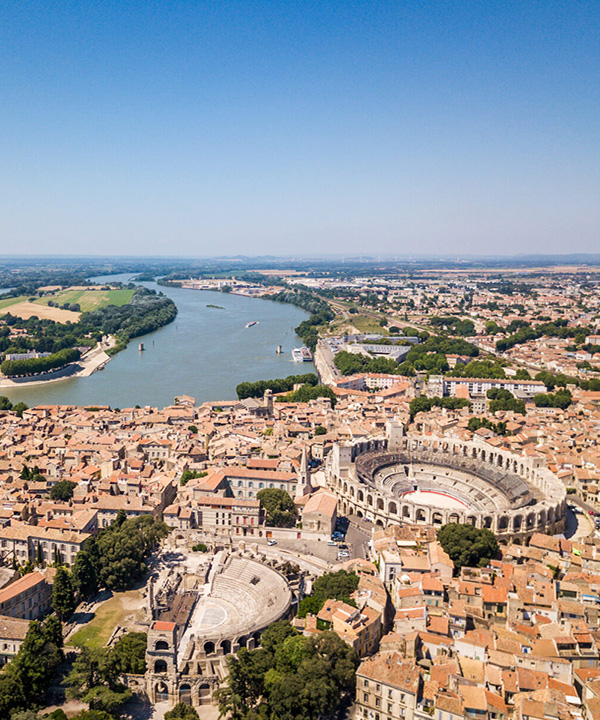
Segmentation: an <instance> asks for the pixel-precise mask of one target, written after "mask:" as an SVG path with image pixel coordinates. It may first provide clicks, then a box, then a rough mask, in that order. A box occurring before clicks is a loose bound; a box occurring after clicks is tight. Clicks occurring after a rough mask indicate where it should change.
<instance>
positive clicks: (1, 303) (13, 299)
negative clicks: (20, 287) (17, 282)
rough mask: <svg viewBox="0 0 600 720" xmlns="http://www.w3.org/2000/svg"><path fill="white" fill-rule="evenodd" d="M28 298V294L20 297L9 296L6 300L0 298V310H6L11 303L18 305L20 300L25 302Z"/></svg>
mask: <svg viewBox="0 0 600 720" xmlns="http://www.w3.org/2000/svg"><path fill="white" fill-rule="evenodd" d="M26 300H27V296H26V295H20V296H19V297H9V298H5V299H4V300H0V310H4V308H8V307H10V306H11V305H16V304H17V303H20V302H25V301H26Z"/></svg>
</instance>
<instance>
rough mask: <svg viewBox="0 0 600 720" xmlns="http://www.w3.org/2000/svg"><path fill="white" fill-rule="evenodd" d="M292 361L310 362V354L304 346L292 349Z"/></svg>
mask: <svg viewBox="0 0 600 720" xmlns="http://www.w3.org/2000/svg"><path fill="white" fill-rule="evenodd" d="M292 359H293V361H294V362H310V361H311V360H312V353H311V351H310V350H309V349H308V348H307V347H306V346H303V347H300V348H294V349H293V350H292Z"/></svg>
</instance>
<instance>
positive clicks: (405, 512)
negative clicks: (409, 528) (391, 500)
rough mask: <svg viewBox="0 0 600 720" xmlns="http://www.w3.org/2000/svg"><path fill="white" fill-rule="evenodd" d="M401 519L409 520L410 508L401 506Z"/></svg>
mask: <svg viewBox="0 0 600 720" xmlns="http://www.w3.org/2000/svg"><path fill="white" fill-rule="evenodd" d="M402 517H403V518H409V519H410V507H409V506H408V505H403V506H402Z"/></svg>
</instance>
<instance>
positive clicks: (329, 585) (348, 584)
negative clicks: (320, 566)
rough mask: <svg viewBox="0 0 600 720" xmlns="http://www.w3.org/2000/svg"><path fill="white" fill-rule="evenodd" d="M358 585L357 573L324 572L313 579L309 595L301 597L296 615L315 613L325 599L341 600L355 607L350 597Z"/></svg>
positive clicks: (344, 571) (304, 615)
mask: <svg viewBox="0 0 600 720" xmlns="http://www.w3.org/2000/svg"><path fill="white" fill-rule="evenodd" d="M357 587H358V575H357V574H356V573H353V572H352V573H349V572H346V570H338V571H337V572H334V573H325V575H321V577H319V578H317V579H316V580H315V583H314V585H313V591H312V594H311V595H308V596H307V597H305V598H303V599H302V600H301V601H300V605H299V606H298V617H306V615H307V614H308V613H311V614H313V615H316V614H317V613H318V612H319V610H320V609H321V608H322V607H323V605H324V603H325V600H342V601H343V602H345V603H346V604H348V605H353V606H354V607H356V602H355V601H354V600H353V599H352V598H351V597H350V595H352V593H353V592H354V591H355V590H356V589H357Z"/></svg>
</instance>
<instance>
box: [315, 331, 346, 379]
mask: <svg viewBox="0 0 600 720" xmlns="http://www.w3.org/2000/svg"><path fill="white" fill-rule="evenodd" d="M314 363H315V368H316V369H317V375H318V376H319V381H320V382H321V383H322V384H323V385H334V384H335V381H336V380H337V379H338V378H339V377H340V371H339V370H338V369H337V368H336V366H335V363H334V362H333V354H332V352H331V348H330V347H329V345H328V343H326V342H325V341H324V340H319V342H318V343H317V347H316V350H315V354H314Z"/></svg>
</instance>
